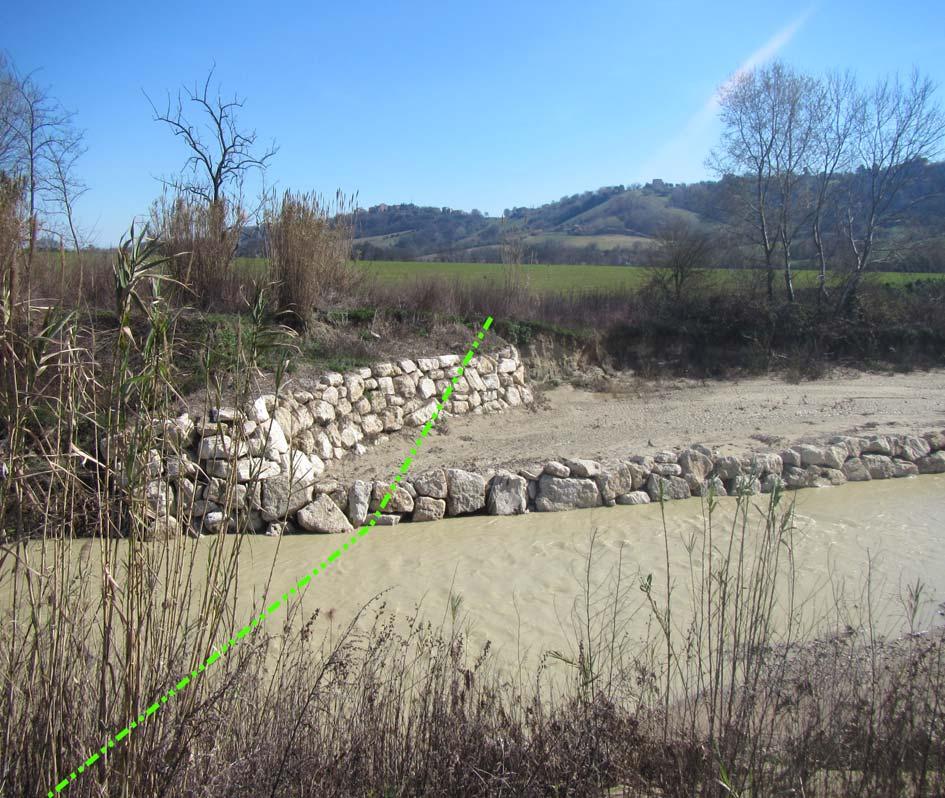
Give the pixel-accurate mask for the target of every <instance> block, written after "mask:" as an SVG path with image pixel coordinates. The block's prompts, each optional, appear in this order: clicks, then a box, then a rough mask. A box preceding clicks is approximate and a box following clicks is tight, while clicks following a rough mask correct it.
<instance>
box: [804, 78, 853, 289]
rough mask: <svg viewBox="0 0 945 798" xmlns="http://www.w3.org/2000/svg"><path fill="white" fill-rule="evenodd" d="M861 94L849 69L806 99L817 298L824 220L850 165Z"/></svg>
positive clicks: (822, 277) (823, 262) (823, 283)
mask: <svg viewBox="0 0 945 798" xmlns="http://www.w3.org/2000/svg"><path fill="white" fill-rule="evenodd" d="M862 102H863V96H862V93H861V92H860V91H859V89H858V88H857V85H856V80H855V78H854V77H853V75H852V74H851V73H849V72H846V73H842V74H841V73H839V72H833V73H830V74H828V75H827V77H826V78H825V79H824V80H823V81H821V82H819V83H818V84H817V86H816V89H815V93H814V96H813V97H812V99H811V102H810V109H811V114H812V116H813V118H814V120H815V128H814V132H813V142H812V147H811V150H810V158H809V161H808V163H809V171H810V173H811V176H812V181H813V187H812V190H811V208H810V217H809V218H810V231H811V240H812V241H813V244H814V250H815V251H816V253H817V265H818V269H819V273H818V277H817V279H818V283H819V287H820V299H821V300H823V298H824V297H825V296H826V294H827V248H826V245H825V241H824V220H825V217H826V216H827V214H829V213H835V212H836V201H837V198H838V189H839V186H840V180H839V177H840V175H842V174H843V173H845V172H846V171H847V170H848V169H849V168H850V164H851V162H852V161H851V153H850V141H851V138H852V136H853V131H854V127H855V125H856V120H857V119H858V118H859V117H860V116H861V113H862V111H861V106H862Z"/></svg>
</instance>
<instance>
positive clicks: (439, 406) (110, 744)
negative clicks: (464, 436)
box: [47, 316, 493, 798]
mask: <svg viewBox="0 0 945 798" xmlns="http://www.w3.org/2000/svg"><path fill="white" fill-rule="evenodd" d="M492 321H493V319H492V316H489V317H487V318H486V320H485V322H483V325H482V330H480V332H479V333H478V334H477V335H476V339H477V340H474V341H473V342H472V346H471V347H470V349H469V350H468V351H467V352H466V355H465V357H464V358H463V361H462V365H461V366H459V367H458V368H457V372H456V376H454V377H453V378H452V381H451V383H450V384H449V385H447V387H446V388H445V389H444V391H443V395H442V396H441V398H440V400H439V401H438V402H437V403H436V409H435V410H434V412H433V414H432V418H431V419H430V420H429V421H427V422H426V423H425V424H424V425H423V427H422V429H421V430H420V437H419V438H417V440H416V442H415V444H414V448H412V449H411V450H410V456H409V457H406V458H405V459H404V462H403V464H402V465H401V467H400V473H399V474H398V475H397V476H396V477H395V478H394V481H393V483H392V484H391V487H390V492H388V493H387V494H386V495H385V496H384V498H383V499H382V500H381V503H380V508H381V510H382V509H384V508H385V507H386V506H387V504H388V502H389V501H390V500H391V499H392V498H393V496H392V493H393V492H395V491H396V490H397V486H398V484H399V482H400V481H401V479H402V478H403V475H405V474H406V473H407V472H408V471H409V470H410V466H411V465H412V462H413V461H412V458H413V457H416V455H417V450H418V449H419V448H420V447H421V446H422V445H423V440H424V438H426V437H427V435H428V434H429V433H430V430H431V429H432V428H433V422H434V420H435V419H436V418H437V416H438V415H439V413H440V411H441V410H443V406H444V404H445V403H446V402H447V401H449V398H450V396H451V395H452V393H453V387H454V386H455V385H457V384H458V380H459V377H460V376H462V374H463V372H464V371H465V366H467V365H469V363H470V362H471V361H472V359H473V357H474V356H475V354H474V353H475V351H476V350H477V349H478V348H479V343H480V341H483V340H484V339H485V331H487V330H488V329H489V328H490V327H491V326H492ZM380 517H381V511H380V510H377V511H375V512H374V518H371V519H370V521H369V522H368V523H367V524H364V525H362V526H361V527H360V528H359V529H358V531H357V534H356V536H355V535H352V537H351V541H350V542H351V544H352V545H354V543H356V542H357V537H363V536H364V535H366V534H367V533H368V532H369V531H370V529H371V527H373V526H375V524H377V521H378V519H380ZM347 549H348V544H347V543H345V544H343V548H342V549H335V551H333V552H332V553H331V554H329V555H328V562H334V561H335V560H336V559H338V557H340V556H341V553H342V551H347ZM327 567H328V563H327V562H323V563H322V564H321V566H316V567H315V568H313V569H312V572H311V574H310V575H309V574H306V575H305V576H303V577H302V578H301V579H299V580H298V582H297V583H296V587H297V588H298V589H299V590H301V589H302V588H304V587H305V586H306V585H308V583H309V582H310V581H311V578H312V577H313V576H318V571H319V568H321V570H323V571H324V570H325V569H326V568H327ZM296 587H293V588H290V590H289V593H290V594H293V595H294V594H295V591H296ZM288 600H289V596H288V594H283V596H282V599H281V600H280V599H277V600H276V601H274V602H273V603H272V604H271V605H269V607H267V608H266V609H265V610H264V611H263V612H262V613H260V615H259V617H258V618H255V619H254V620H253V621H252V622H251V623H248V624H246V626H244V627H243V628H242V629H240V630H239V631H238V632H237V633H236V634H235V635H234V636H233V637H232V638H230V639H229V640H227V641H226V643H224V644H223V646H222V647H221V648H220V649H219V650H216V651H214V652H212V653H211V654H210V656H209V657H207V659H206V662H204V663H203V664H201V665H200V666H198V668H197V669H196V670H193V671H191V672H190V675H189V676H183V677H182V678H181V680H180V681H179V682H178V683H177V684H176V685H174V687H173V688H170V689H168V691H167V692H166V693H165V694H164V695H163V696H161V698H160V699H159V700H157V701H155V702H154V703H153V704H151V706H149V707H148V708H147V709H146V710H145V711H144V713H143V714H142V715H140V716H139V717H138V720H137V722H134V721H133V722H131V723H129V724H128V725H127V726H126V727H125V728H124V729H122V730H121V731H120V732H118V733H117V734H116V735H115V736H114V737H113V738H111V739H109V740H108V741H106V743H105V745H103V746H102V747H101V748H100V749H99V751H100V753H101V754H107V753H108V749H109V748H114V747H115V744H116V743H118V742H121V740H123V739H124V738H125V737H127V736H128V735H129V734H130V733H131V730H132V729H134V728H135V727H136V726H137V725H138V724H139V723H143V722H144V721H145V719H146V718H148V717H150V716H151V715H153V714H154V713H155V712H157V711H158V709H159V708H160V707H161V705H162V704H166V703H167V700H168V699H169V698H173V697H174V696H175V695H176V694H177V691H180V690H183V689H184V688H186V687H187V685H188V684H190V681H191V679H195V678H196V677H197V676H198V675H199V674H201V673H203V672H204V671H205V670H206V669H207V668H208V667H209V666H210V665H212V664H213V663H214V662H216V661H217V660H218V659H220V657H221V656H223V654H224V653H226V652H227V651H228V650H229V649H230V648H232V647H233V646H235V645H236V643H237V642H238V641H240V640H242V639H243V638H244V637H246V635H248V634H249V633H250V632H251V631H252V630H253V629H255V628H256V627H257V626H258V625H259V624H261V623H262V622H263V621H264V620H265V619H266V616H267V613H268V614H272V613H274V612H275V611H276V610H277V609H278V608H279V606H280V605H281V603H282V602H286V603H288ZM98 760H99V754H98V753H95V752H93V753H92V754H91V755H90V756H89V758H88V759H86V760H85V762H84V763H83V764H82V765H79V768H78V774H79V775H81V774H82V773H83V772H84V771H85V770H86V769H87V768H90V767H91V766H92V765H94V764H95V763H96V762H97V761H98ZM76 778H77V774H76V772H75V771H73V772H72V773H71V774H70V775H69V778H67V779H63V780H62V781H60V782H59V783H58V784H57V785H56V786H55V788H54V789H55V794H58V793H60V792H62V791H63V790H64V789H66V787H68V786H69V782H70V780H71V781H75V780H76ZM53 796H54V792H53V790H50V791H49V792H48V793H47V797H48V798H53Z"/></svg>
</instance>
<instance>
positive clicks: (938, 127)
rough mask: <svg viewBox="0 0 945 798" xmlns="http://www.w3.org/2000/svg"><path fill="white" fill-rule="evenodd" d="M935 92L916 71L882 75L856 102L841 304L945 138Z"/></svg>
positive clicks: (944, 120) (851, 293) (844, 216)
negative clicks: (903, 195) (923, 166)
mask: <svg viewBox="0 0 945 798" xmlns="http://www.w3.org/2000/svg"><path fill="white" fill-rule="evenodd" d="M934 95H935V85H934V84H933V83H932V82H931V80H929V79H928V78H924V77H922V76H921V75H920V74H919V73H918V72H917V71H913V72H912V74H911V76H910V78H909V79H908V80H906V81H902V80H900V78H899V77H898V76H896V77H894V78H891V79H890V78H887V79H884V80H881V81H879V82H878V83H876V84H875V86H874V87H873V88H872V90H870V91H869V92H867V94H866V95H865V97H864V98H863V101H862V102H861V103H858V104H857V105H856V107H855V114H854V116H853V126H852V131H851V139H850V147H851V154H852V158H853V166H854V167H855V172H854V173H853V175H852V178H851V179H850V180H848V181H847V191H846V197H845V207H844V209H843V212H842V218H841V224H842V226H843V232H844V236H845V238H846V242H847V245H848V247H849V252H850V255H851V262H852V266H851V270H850V273H849V275H848V277H847V279H846V281H845V283H844V286H843V289H842V290H841V292H840V296H839V301H838V308H845V307H846V306H847V304H848V303H849V301H850V300H851V298H852V297H853V296H854V295H855V293H856V290H857V288H858V286H859V284H860V281H861V280H862V278H863V275H864V274H865V273H866V272H867V270H868V269H869V267H870V265H871V264H872V263H873V261H874V260H875V258H876V255H877V232H878V230H879V228H880V227H882V226H884V225H888V224H890V223H891V222H892V221H894V219H895V217H896V215H897V214H898V212H899V210H900V209H899V208H898V206H897V204H896V201H897V199H899V198H900V195H901V193H902V191H903V188H904V187H905V186H906V185H907V184H908V183H909V181H910V180H912V179H913V178H914V177H915V173H916V170H917V168H918V167H919V166H921V162H922V161H923V160H924V159H927V158H930V157H932V156H934V155H935V154H936V153H938V152H939V150H940V147H941V144H942V141H943V139H945V116H943V114H942V110H941V108H940V107H939V106H938V105H937V104H936V103H935V97H934ZM917 199H918V198H917ZM917 199H914V200H913V201H912V202H913V203H914V202H915V201H917Z"/></svg>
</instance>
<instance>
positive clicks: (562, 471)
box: [545, 460, 571, 479]
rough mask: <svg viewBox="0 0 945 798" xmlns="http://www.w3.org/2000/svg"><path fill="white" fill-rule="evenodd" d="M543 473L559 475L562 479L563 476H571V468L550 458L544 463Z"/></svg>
mask: <svg viewBox="0 0 945 798" xmlns="http://www.w3.org/2000/svg"><path fill="white" fill-rule="evenodd" d="M545 473H546V474H548V476H551V477H560V478H562V479H564V478H565V477H569V476H571V469H570V468H568V467H567V466H566V465H564V463H559V462H558V461H557V460H551V461H549V462H547V463H545Z"/></svg>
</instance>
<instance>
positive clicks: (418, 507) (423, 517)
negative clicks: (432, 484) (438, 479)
mask: <svg viewBox="0 0 945 798" xmlns="http://www.w3.org/2000/svg"><path fill="white" fill-rule="evenodd" d="M445 515H446V502H445V501H444V500H443V499H431V498H430V497H429V496H418V497H417V499H416V501H415V502H414V505H413V520H414V521H439V520H440V519H441V518H443V516H445Z"/></svg>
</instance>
